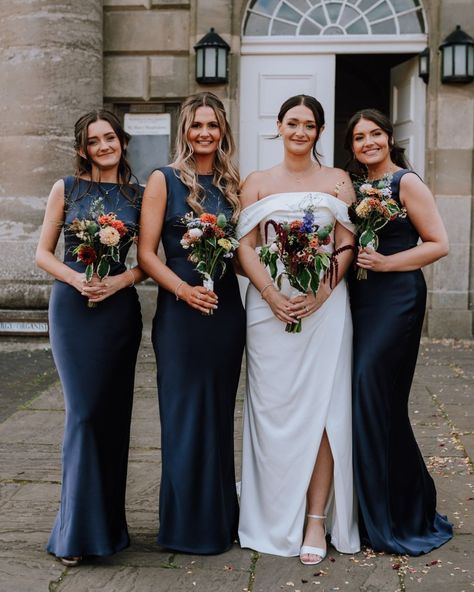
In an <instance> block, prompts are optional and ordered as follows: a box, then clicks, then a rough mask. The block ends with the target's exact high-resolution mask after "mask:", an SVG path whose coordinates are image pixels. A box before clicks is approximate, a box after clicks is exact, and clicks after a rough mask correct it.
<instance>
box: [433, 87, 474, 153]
mask: <svg viewBox="0 0 474 592" xmlns="http://www.w3.org/2000/svg"><path fill="white" fill-rule="evenodd" d="M437 136H438V137H437V145H438V148H441V149H443V148H455V149H458V150H459V149H469V150H472V149H473V148H474V95H473V93H472V90H471V92H469V91H468V89H466V88H465V87H463V88H462V89H457V88H456V89H452V88H450V92H449V93H445V92H443V95H442V96H440V97H439V100H438V134H437Z"/></svg>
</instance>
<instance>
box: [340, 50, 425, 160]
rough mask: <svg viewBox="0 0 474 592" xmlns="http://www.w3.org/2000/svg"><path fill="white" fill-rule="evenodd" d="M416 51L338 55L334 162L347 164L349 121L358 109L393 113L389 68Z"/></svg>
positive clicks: (403, 60)
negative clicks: (347, 128) (345, 144)
mask: <svg viewBox="0 0 474 592" xmlns="http://www.w3.org/2000/svg"><path fill="white" fill-rule="evenodd" d="M412 57H413V54H350V55H338V56H337V57H336V105H335V124H334V166H336V167H342V168H343V167H344V164H345V163H346V162H347V160H348V158H349V155H348V153H347V152H346V151H345V150H344V135H345V130H346V125H347V122H348V121H349V119H350V118H351V116H352V115H353V114H354V113H355V112H356V111H358V110H359V109H366V108H368V107H373V108H375V109H380V111H383V112H384V113H386V114H387V115H390V69H391V68H393V67H394V66H396V65H398V64H401V63H402V62H405V61H406V60H408V59H410V58H412Z"/></svg>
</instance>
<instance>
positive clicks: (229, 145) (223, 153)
mask: <svg viewBox="0 0 474 592" xmlns="http://www.w3.org/2000/svg"><path fill="white" fill-rule="evenodd" d="M199 107H211V109H212V110H213V111H214V113H215V115H216V120H217V123H218V125H219V129H220V132H221V138H220V140H219V145H218V147H217V152H216V155H215V157H214V166H213V168H214V179H213V184H214V186H215V187H217V188H218V189H219V190H220V191H222V193H223V195H224V197H225V198H226V200H227V201H228V202H229V203H230V205H231V206H232V211H233V214H232V221H233V222H237V219H238V217H239V213H240V201H239V186H240V177H239V172H238V170H237V167H236V166H235V165H234V163H233V162H232V156H233V154H234V151H235V143H234V139H233V137H232V131H231V129H230V125H229V122H228V121H227V117H226V113H225V109H224V105H223V104H222V102H221V101H220V99H219V98H218V97H216V95H214V94H213V93H210V92H201V93H198V94H195V95H191V96H190V97H188V98H187V99H186V100H185V101H184V103H183V104H182V106H181V111H180V114H179V120H178V132H177V137H176V154H175V159H174V163H173V165H174V166H175V168H176V169H177V170H178V171H179V177H180V179H181V181H182V182H183V183H184V184H185V185H186V187H188V188H189V195H188V198H187V203H188V205H189V206H190V208H191V209H192V210H193V211H194V212H196V214H199V215H200V214H202V213H203V212H204V208H203V206H202V201H203V199H204V197H205V193H204V188H203V187H202V185H201V184H200V183H199V178H198V174H197V171H196V159H195V157H194V150H193V147H192V145H191V143H190V142H189V140H188V132H189V129H190V127H191V125H192V124H193V121H194V118H195V114H196V111H197V110H198V109H199Z"/></svg>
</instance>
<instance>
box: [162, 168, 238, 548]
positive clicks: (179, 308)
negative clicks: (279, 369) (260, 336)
mask: <svg viewBox="0 0 474 592" xmlns="http://www.w3.org/2000/svg"><path fill="white" fill-rule="evenodd" d="M160 170H161V171H162V173H163V174H164V176H165V178H166V185H167V208H166V215H165V222H164V226H163V231H162V241H163V247H164V250H165V254H166V264H167V265H168V267H170V269H172V270H173V271H174V272H175V273H176V274H177V275H178V276H179V277H180V278H181V279H182V280H184V281H186V282H188V283H189V284H190V285H202V278H201V276H200V275H199V274H198V273H197V272H196V271H195V270H194V266H195V264H193V263H191V262H189V261H188V260H187V257H188V254H189V251H186V250H185V249H183V247H182V246H181V245H180V240H181V238H182V236H183V234H184V232H185V227H184V226H183V224H182V223H181V222H180V218H181V217H182V216H184V214H186V213H187V212H190V211H191V209H190V207H189V206H188V204H187V203H186V198H187V196H188V193H189V190H188V188H187V187H186V186H185V185H184V184H183V183H182V182H181V180H180V179H179V177H178V174H179V173H178V172H177V171H175V169H173V168H171V167H163V168H162V169H160ZM212 181H213V177H212V175H200V176H199V182H200V184H201V185H202V186H203V188H204V190H205V193H206V197H205V200H204V202H203V207H204V210H205V211H206V212H208V213H213V214H216V213H220V212H223V213H225V214H226V215H227V216H228V217H230V215H231V208H230V205H229V203H228V202H227V201H226V200H225V198H224V196H223V195H222V193H221V192H220V191H219V190H218V189H217V188H216V187H215V186H213V184H212ZM214 291H215V293H216V294H217V296H218V298H219V303H218V308H217V310H215V311H214V314H213V315H211V316H208V315H203V314H201V313H200V312H199V311H197V310H195V309H193V308H191V307H189V306H188V305H187V304H186V303H185V302H183V301H182V300H179V301H177V300H176V298H175V295H174V294H172V293H171V292H168V291H167V290H164V289H160V290H159V294H158V308H157V312H156V315H155V318H154V321H153V335H152V340H153V346H154V349H155V354H156V359H157V368H158V374H157V378H158V396H159V405H160V420H161V444H162V476H161V487H160V511H159V515H160V529H159V534H158V543H159V544H160V545H161V546H162V547H165V548H168V549H172V550H175V551H182V552H186V553H198V554H214V553H222V552H224V551H226V550H227V549H228V548H229V547H230V546H231V545H232V543H233V542H234V540H235V538H236V536H237V523H238V503H237V495H236V488H235V471H234V440H233V428H234V405H235V396H236V391H237V385H238V380H239V374H240V366H241V362H242V354H243V348H244V341H245V312H244V309H243V306H242V302H241V298H240V293H239V287H238V282H237V277H236V275H235V272H234V270H233V267H232V264H231V263H230V262H229V265H228V266H227V270H226V272H225V274H224V276H223V277H222V279H217V278H216V279H215V280H214Z"/></svg>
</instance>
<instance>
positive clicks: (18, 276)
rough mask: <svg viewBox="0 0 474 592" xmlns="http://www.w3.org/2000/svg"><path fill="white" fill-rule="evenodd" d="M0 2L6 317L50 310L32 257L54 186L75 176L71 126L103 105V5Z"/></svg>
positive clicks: (1, 288) (0, 241) (0, 303)
mask: <svg viewBox="0 0 474 592" xmlns="http://www.w3.org/2000/svg"><path fill="white" fill-rule="evenodd" d="M0 3H1V9H0V80H1V81H2V82H1V85H0V249H1V252H2V256H1V258H0V309H2V310H3V311H4V313H3V318H6V316H5V315H7V313H6V312H5V311H6V309H10V310H20V309H23V310H28V309H41V308H43V309H44V308H45V307H46V306H47V300H48V293H49V285H50V280H49V278H48V277H46V274H44V273H42V272H40V271H39V270H37V269H36V268H35V264H34V253H35V248H36V243H37V240H38V236H39V229H40V225H41V222H42V216H43V211H44V207H45V204H46V198H47V196H48V194H49V191H50V189H51V186H52V184H53V183H54V181H56V180H57V179H58V178H60V177H62V176H64V175H66V174H71V173H72V171H73V149H72V145H73V137H72V134H73V125H74V122H75V121H76V119H77V118H78V117H79V116H80V115H81V114H82V113H84V112H86V111H88V110H90V109H93V108H97V107H100V106H101V105H102V2H101V1H100V0H81V1H80V2H77V1H75V0H62V1H60V0H0ZM7 316H8V315H7ZM1 318H2V314H1V313H0V319H1Z"/></svg>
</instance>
